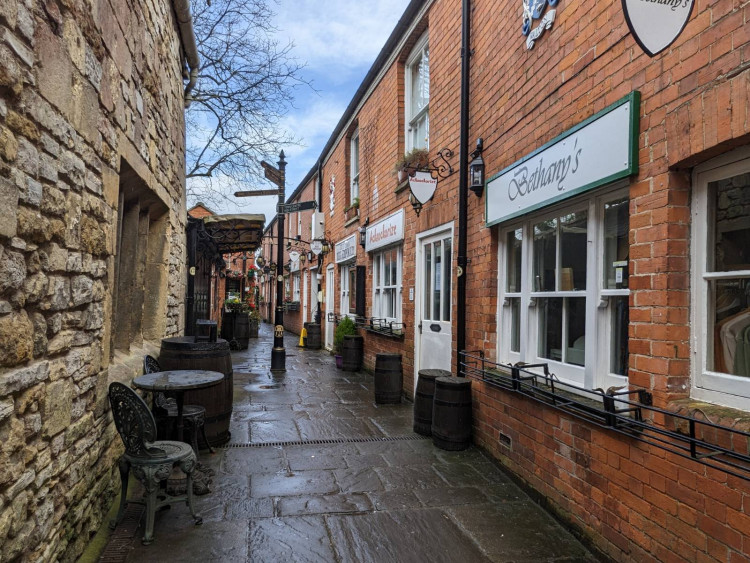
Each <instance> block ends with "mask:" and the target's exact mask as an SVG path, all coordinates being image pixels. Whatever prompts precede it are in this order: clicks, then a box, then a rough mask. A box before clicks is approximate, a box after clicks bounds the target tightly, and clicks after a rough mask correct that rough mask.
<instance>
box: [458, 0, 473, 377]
mask: <svg viewBox="0 0 750 563" xmlns="http://www.w3.org/2000/svg"><path fill="white" fill-rule="evenodd" d="M470 2H471V0H462V2H461V4H462V6H461V7H462V14H461V122H460V123H461V125H460V127H461V139H460V143H461V146H460V147H459V153H458V159H459V171H458V268H459V270H458V284H457V287H456V293H457V301H458V302H457V307H456V308H457V312H456V317H457V319H456V372H457V373H460V364H461V360H460V359H459V356H458V353H459V352H461V351H463V350H465V349H466V270H467V266H468V262H469V261H468V259H467V256H466V254H467V230H468V229H467V222H468V210H467V205H468V194H469V186H468V172H469V171H468V168H469V151H468V147H469V85H470V80H469V78H470V76H469V70H470V69H469V58H470V57H471V51H470V49H469V44H470V34H471V21H470V14H471V7H470Z"/></svg>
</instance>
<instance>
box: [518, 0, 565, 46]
mask: <svg viewBox="0 0 750 563" xmlns="http://www.w3.org/2000/svg"><path fill="white" fill-rule="evenodd" d="M522 2H523V25H522V28H521V32H522V33H523V34H524V35H525V36H526V48H527V49H533V48H534V42H535V41H536V40H537V39H539V38H540V37H541V36H542V33H544V30H545V29H552V24H553V23H555V15H556V14H557V10H549V11H548V12H546V13H545V11H544V10H545V9H546V8H547V5H548V4H549V6H550V7H555V6H557V2H558V0H522ZM534 20H539V24H538V25H537V26H536V27H535V28H534V29H532V27H533V25H534Z"/></svg>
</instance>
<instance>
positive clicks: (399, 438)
mask: <svg viewBox="0 0 750 563" xmlns="http://www.w3.org/2000/svg"><path fill="white" fill-rule="evenodd" d="M428 439H429V437H428V436H422V435H420V434H412V435H410V436H381V437H378V438H326V439H321V440H297V441H287V442H255V443H253V442H246V443H244V444H226V445H225V446H221V447H222V448H224V449H232V448H278V447H280V446H282V447H287V446H322V445H326V444H356V443H363V442H407V441H413V440H428Z"/></svg>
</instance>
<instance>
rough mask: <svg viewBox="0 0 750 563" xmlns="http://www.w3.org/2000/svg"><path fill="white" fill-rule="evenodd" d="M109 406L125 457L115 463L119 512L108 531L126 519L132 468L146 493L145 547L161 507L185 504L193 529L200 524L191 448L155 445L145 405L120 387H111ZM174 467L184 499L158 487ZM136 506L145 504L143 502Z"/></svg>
mask: <svg viewBox="0 0 750 563" xmlns="http://www.w3.org/2000/svg"><path fill="white" fill-rule="evenodd" d="M109 404H110V405H111V406H112V416H113V417H114V419H115V427H116V428H117V432H118V433H119V434H120V438H122V441H123V443H124V444H125V453H124V454H123V455H122V457H120V460H119V462H118V465H119V469H120V479H121V481H122V492H121V497H120V508H119V509H118V511H117V517H116V518H115V520H114V522H112V523H111V524H110V528H112V529H114V528H115V526H117V524H119V523H120V522H122V518H123V516H124V515H125V506H126V505H127V503H128V500H127V498H128V475H129V473H130V468H131V467H132V468H133V475H135V478H136V479H138V481H140V482H141V484H142V485H143V486H144V488H145V489H146V491H145V493H144V496H145V498H146V500H145V505H146V531H145V533H144V535H143V540H142V541H143V543H144V544H145V545H148V544H150V543H151V542H152V541H154V517H155V515H156V511H157V510H159V509H160V508H162V507H163V506H166V505H170V504H172V503H175V502H182V501H185V502H186V503H187V505H188V508H189V509H190V514H191V515H192V516H193V518H194V520H195V525H196V526H197V525H199V524H202V523H203V519H202V518H201V517H200V516H198V515H197V514H196V513H195V508H194V506H193V470H194V469H195V466H196V464H197V462H198V459H197V456H196V455H195V452H194V451H193V449H192V448H191V447H190V445H189V444H186V443H184V442H172V441H167V440H160V441H156V423H155V422H154V416H153V415H152V414H151V411H150V410H149V408H148V405H146V403H145V401H144V400H143V399H141V398H140V396H138V394H137V393H136V392H135V391H133V390H132V389H130V388H129V387H127V386H125V385H123V384H122V383H117V382H113V383H111V384H110V386H109ZM175 466H177V467H179V468H180V469H181V470H182V471H183V472H184V473H185V475H187V493H186V494H185V495H180V496H171V495H168V494H167V493H166V492H165V490H163V489H162V488H161V487H160V485H161V483H162V482H164V481H166V480H167V479H168V478H169V476H170V474H171V473H172V469H173V468H174V467H175ZM136 502H139V503H140V504H144V502H143V501H136Z"/></svg>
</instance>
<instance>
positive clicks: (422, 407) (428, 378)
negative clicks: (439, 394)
mask: <svg viewBox="0 0 750 563" xmlns="http://www.w3.org/2000/svg"><path fill="white" fill-rule="evenodd" d="M450 376H451V372H449V371H448V370H445V369H420V370H419V378H418V379H417V390H416V392H415V393H414V432H416V433H417V434H422V435H424V436H430V435H432V399H433V397H434V396H435V380H436V379H437V378H438V377H450Z"/></svg>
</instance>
